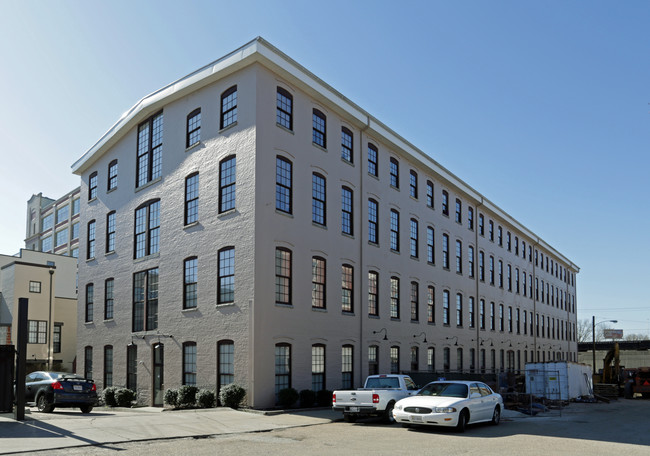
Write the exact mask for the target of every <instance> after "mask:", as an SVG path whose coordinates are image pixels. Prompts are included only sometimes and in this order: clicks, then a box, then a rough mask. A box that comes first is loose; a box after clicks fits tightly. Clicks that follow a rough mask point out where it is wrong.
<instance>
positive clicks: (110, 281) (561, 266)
mask: <svg viewBox="0 0 650 456" xmlns="http://www.w3.org/2000/svg"><path fill="white" fill-rule="evenodd" d="M432 155H435V151H427V152H426V153H425V152H424V151H421V150H419V149H417V148H415V147H414V146H413V145H411V144H410V143H409V142H408V141H406V140H405V139H404V138H402V137H400V136H399V135H398V134H396V133H395V132H393V131H392V130H391V129H390V128H389V127H387V126H386V125H384V124H382V123H381V122H379V121H378V120H377V119H375V118H374V117H373V116H372V115H370V114H369V113H367V112H366V111H364V110H363V109H362V108H360V107H359V106H357V105H355V104H354V103H352V102H351V101H350V100H348V99H347V98H345V97H344V96H343V95H342V94H340V93H339V92H337V91H336V90H335V89H334V88H332V87H330V86H329V85H327V84H326V83H325V82H323V81H322V80H320V79H319V78H318V77H316V76H315V75H313V74H312V73H310V72H309V71H308V70H307V69H305V68H304V67H302V66H301V65H299V64H298V63H297V62H295V61H294V60H292V59H290V58H289V57H287V56H286V55H285V54H283V53H282V52H281V51H279V50H278V49H276V48H274V47H273V46H272V45H270V44H269V43H268V42H266V41H265V40H263V39H262V38H257V39H255V40H253V41H251V42H250V43H248V44H246V45H244V46H243V47H241V48H240V49H237V50H236V51H234V52H232V53H230V54H228V55H226V56H224V57H223V58H221V59H219V60H217V61H215V62H213V63H211V64H210V65H207V66H205V67H204V68H201V69H199V70H197V71H196V72H194V73H192V74H190V75H188V76H186V77H184V78H182V79H180V80H178V81H175V82H173V83H172V84H170V85H168V86H166V87H164V88H162V89H160V90H159V91H157V92H154V93H153V94H151V95H148V96H146V97H145V98H143V99H142V100H140V101H139V102H138V103H137V104H136V105H135V106H134V107H133V108H131V110H129V111H128V112H127V113H125V115H124V116H123V117H122V118H120V120H118V122H117V123H116V124H115V125H114V126H113V127H112V128H111V129H110V130H109V131H108V132H107V133H106V134H105V135H104V136H103V137H102V138H100V140H99V141H98V142H97V144H95V146H93V147H92V148H91V149H90V150H89V151H88V152H87V153H86V154H85V155H83V156H82V157H81V158H80V159H79V160H78V161H77V162H76V163H75V164H74V165H73V172H74V173H75V174H78V175H79V176H80V177H81V192H80V195H81V209H80V211H81V229H80V239H81V242H80V249H79V289H80V306H79V331H78V345H77V352H78V356H79V360H80V366H83V370H84V371H86V372H88V371H90V372H91V373H92V375H93V376H94V378H95V380H96V381H97V383H98V385H99V386H100V387H105V386H109V385H125V386H128V387H131V388H133V389H136V390H137V391H138V398H139V399H138V400H139V401H140V402H141V403H143V404H151V405H162V395H163V392H164V389H166V388H169V387H178V386H179V385H181V384H195V385H198V386H201V387H207V388H212V389H215V388H216V389H218V388H220V387H221V386H222V385H224V384H227V383H230V382H233V381H235V382H238V383H240V384H242V385H243V386H244V387H245V388H246V390H247V392H248V396H247V400H248V402H249V404H250V405H252V406H254V407H269V406H273V405H274V404H275V403H276V394H277V392H278V391H279V390H280V389H282V388H285V387H289V386H290V387H293V388H295V389H297V390H302V389H313V390H320V389H330V390H332V389H336V388H341V387H345V388H347V387H356V386H359V385H360V384H361V382H362V381H363V379H364V378H365V376H366V375H368V374H369V373H376V372H402V371H439V372H444V371H462V372H497V371H500V370H506V369H508V370H519V369H523V365H524V363H525V362H527V361H531V360H539V361H545V360H552V359H564V360H571V361H576V360H577V344H576V337H575V333H576V331H575V326H576V274H577V273H578V271H579V269H578V267H577V266H576V265H575V264H574V263H573V262H572V261H571V260H569V259H568V258H566V257H565V256H564V255H562V254H561V253H560V252H558V251H557V250H555V249H554V248H553V247H552V246H550V245H549V244H547V243H546V242H545V241H544V240H543V239H541V238H540V237H539V236H537V235H536V234H535V233H534V232H533V231H531V230H530V229H529V228H527V227H525V226H523V225H521V224H520V223H519V222H518V221H517V220H516V219H515V218H513V217H512V216H511V215H509V214H507V213H506V212H505V211H503V210H502V209H500V208H499V207H498V206H496V205H495V204H494V203H492V202H491V201H489V200H488V199H487V198H485V197H484V196H483V195H482V194H480V193H479V192H477V191H476V190H475V189H473V188H472V187H470V186H469V185H468V184H467V183H465V182H463V181H462V180H461V179H460V178H458V177H457V176H455V175H453V174H452V173H450V172H449V171H448V170H447V169H445V168H444V167H443V166H441V165H440V164H438V163H437V162H436V161H435V160H433V159H432V158H431V156H432ZM118 164H119V172H118Z"/></svg>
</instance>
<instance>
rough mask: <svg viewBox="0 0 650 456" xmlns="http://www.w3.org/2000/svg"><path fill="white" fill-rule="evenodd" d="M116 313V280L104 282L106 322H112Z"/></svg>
mask: <svg viewBox="0 0 650 456" xmlns="http://www.w3.org/2000/svg"><path fill="white" fill-rule="evenodd" d="M109 284H110V285H109ZM114 312H115V279H114V278H113V277H110V278H108V279H106V280H104V320H112V319H113V317H114Z"/></svg>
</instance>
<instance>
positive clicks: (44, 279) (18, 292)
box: [0, 249, 77, 372]
mask: <svg viewBox="0 0 650 456" xmlns="http://www.w3.org/2000/svg"><path fill="white" fill-rule="evenodd" d="M76 273H77V261H76V260H75V259H74V258H72V257H69V256H64V255H55V254H51V253H43V252H34V251H31V250H24V249H21V251H20V253H19V254H18V255H15V256H9V255H0V341H2V343H3V344H11V345H17V343H16V342H17V339H16V338H17V335H18V334H17V330H16V324H17V321H18V299H19V298H27V299H28V312H27V319H28V323H27V325H28V328H27V330H28V333H27V366H28V372H29V371H34V370H40V369H50V370H56V371H64V372H73V371H74V362H75V357H76V351H77V347H76V345H77V344H76V336H77V290H76V287H75V277H76Z"/></svg>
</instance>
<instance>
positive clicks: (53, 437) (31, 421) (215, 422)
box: [0, 404, 617, 454]
mask: <svg viewBox="0 0 650 456" xmlns="http://www.w3.org/2000/svg"><path fill="white" fill-rule="evenodd" d="M601 407H603V405H599V404H571V405H570V406H569V407H567V408H565V409H564V410H562V411H559V410H553V411H549V412H547V413H546V414H542V415H543V416H540V415H538V416H536V417H530V416H528V415H524V414H521V413H519V412H515V411H512V410H505V411H504V413H503V414H502V419H503V420H504V421H519V420H534V421H544V420H561V421H567V422H570V421H571V420H576V419H579V416H580V414H581V413H582V414H584V413H589V412H590V410H593V408H601ZM606 407H607V408H609V407H608V406H606ZM614 408H617V407H614ZM25 418H26V419H25V421H22V422H18V421H14V419H13V415H11V414H4V415H1V414H0V454H15V453H33V452H38V451H46V450H53V449H64V448H74V447H83V446H89V445H91V446H96V447H100V448H101V447H104V448H110V447H111V445H113V444H119V443H127V442H142V441H151V440H165V439H178V438H185V437H194V438H200V437H214V436H227V435H229V434H230V435H232V434H246V433H260V432H267V431H273V430H282V429H288V428H297V427H305V426H314V425H319V424H327V423H331V422H333V421H340V420H342V415H341V413H339V412H333V411H332V410H331V409H314V410H304V411H288V412H284V413H273V414H263V413H260V412H256V411H241V410H233V409H230V408H225V407H219V408H213V409H199V410H173V411H163V409H161V408H153V407H142V408H135V409H111V408H95V409H94V410H93V412H92V413H90V414H88V415H84V414H82V413H81V412H80V411H79V410H77V409H69V410H55V411H54V413H49V414H48V413H40V412H38V411H37V410H36V409H35V408H32V409H30V410H29V412H28V413H26V415H25Z"/></svg>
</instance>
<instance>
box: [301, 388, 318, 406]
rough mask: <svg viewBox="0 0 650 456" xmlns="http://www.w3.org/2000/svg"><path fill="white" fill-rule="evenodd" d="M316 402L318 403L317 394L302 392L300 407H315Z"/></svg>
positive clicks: (308, 391) (309, 391) (307, 391)
mask: <svg viewBox="0 0 650 456" xmlns="http://www.w3.org/2000/svg"><path fill="white" fill-rule="evenodd" d="M314 402H316V393H314V392H313V391H312V390H302V391H300V406H301V407H313V406H314Z"/></svg>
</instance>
